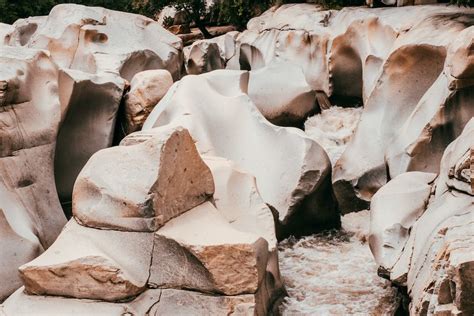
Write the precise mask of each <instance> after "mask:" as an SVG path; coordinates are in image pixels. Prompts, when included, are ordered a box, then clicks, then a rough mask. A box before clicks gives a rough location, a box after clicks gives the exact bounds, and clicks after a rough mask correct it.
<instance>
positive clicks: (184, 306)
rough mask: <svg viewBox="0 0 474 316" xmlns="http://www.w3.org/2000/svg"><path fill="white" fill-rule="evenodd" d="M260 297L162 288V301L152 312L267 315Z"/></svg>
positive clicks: (169, 314)
mask: <svg viewBox="0 0 474 316" xmlns="http://www.w3.org/2000/svg"><path fill="white" fill-rule="evenodd" d="M259 304H260V302H259V301H258V297H256V296H255V295H252V294H243V295H237V296H215V295H207V294H203V293H199V292H194V291H180V290H172V289H169V290H168V289H166V290H162V292H161V296H160V302H159V303H157V304H156V305H154V306H153V307H152V308H151V310H150V314H152V315H163V316H174V315H232V316H237V315H238V316H251V315H262V316H263V315H265V311H264V310H261V309H260V310H259V307H260V306H259Z"/></svg>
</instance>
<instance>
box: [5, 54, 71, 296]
mask: <svg viewBox="0 0 474 316" xmlns="http://www.w3.org/2000/svg"><path fill="white" fill-rule="evenodd" d="M58 89H60V87H59V84H58V70H57V67H56V65H54V63H53V62H52V61H51V60H50V58H49V57H48V55H47V54H46V53H45V52H42V51H38V50H32V49H24V48H22V49H20V48H12V47H7V46H3V47H2V48H1V50H0V143H1V146H0V210H1V213H2V217H1V219H0V221H1V222H2V224H1V226H2V227H3V228H4V229H2V238H1V240H0V246H1V249H2V256H0V257H1V259H0V261H1V263H2V264H1V265H0V270H1V275H2V276H5V278H4V279H3V281H2V282H0V300H2V299H4V298H5V297H6V296H8V295H9V294H11V293H12V292H13V291H14V290H15V289H16V288H17V287H19V286H20V284H19V278H18V273H17V268H18V266H19V265H21V264H23V263H25V262H27V261H29V260H30V259H32V257H34V256H36V255H38V254H39V253H41V252H42V251H43V250H44V249H46V248H48V247H49V246H50V245H51V244H52V243H53V241H54V240H55V239H56V237H57V236H58V234H59V232H60V231H61V229H62V227H63V226H64V224H65V223H66V218H65V216H64V213H63V212H62V209H61V205H60V204H59V200H58V196H57V193H56V187H55V183H54V174H53V158H54V149H55V143H56V135H57V133H58V127H59V123H60V120H61V115H62V113H63V111H62V110H63V108H64V107H63V106H62V105H61V102H60V101H61V100H60V97H59V96H58ZM3 254H5V256H4V255H3ZM7 254H12V255H11V256H10V255H7Z"/></svg>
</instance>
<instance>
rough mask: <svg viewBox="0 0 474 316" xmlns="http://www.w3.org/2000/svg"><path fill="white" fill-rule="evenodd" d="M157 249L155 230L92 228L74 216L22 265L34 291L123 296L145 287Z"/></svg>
mask: <svg viewBox="0 0 474 316" xmlns="http://www.w3.org/2000/svg"><path fill="white" fill-rule="evenodd" d="M152 249H153V233H138V232H122V231H113V230H101V229H94V228H88V227H84V226H81V225H79V224H77V222H76V221H75V220H74V219H72V220H70V221H69V223H68V224H67V225H66V227H65V228H64V230H63V231H62V233H61V235H60V236H59V237H58V239H57V240H56V242H55V243H54V244H53V245H52V246H51V247H50V248H49V249H48V250H47V251H46V252H45V253H43V254H42V255H41V256H39V257H38V258H36V259H35V260H33V261H31V262H29V263H27V264H24V265H23V266H21V267H20V269H19V270H20V275H21V278H22V280H23V282H24V284H25V291H26V292H27V293H29V294H35V295H54V296H65V297H74V298H84V299H98V300H104V301H117V300H123V299H127V298H130V297H134V296H136V295H138V294H139V293H141V292H143V291H144V290H145V288H146V285H147V281H148V277H149V270H150V262H151V255H152Z"/></svg>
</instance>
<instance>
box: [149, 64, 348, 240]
mask: <svg viewBox="0 0 474 316" xmlns="http://www.w3.org/2000/svg"><path fill="white" fill-rule="evenodd" d="M247 89H248V73H247V72H245V71H226V70H220V71H214V72H211V73H207V74H203V75H199V76H191V75H190V76H187V77H185V78H183V79H182V80H181V81H180V82H178V83H176V84H175V85H174V86H173V87H172V88H171V89H170V90H169V91H168V94H167V95H166V96H165V97H164V98H163V99H162V101H161V102H160V104H159V105H158V106H157V107H156V108H155V109H154V110H153V112H152V113H151V114H150V116H149V117H148V119H147V121H146V122H145V125H144V127H143V128H144V130H145V131H146V130H149V129H150V128H152V127H159V126H168V125H181V126H183V127H186V128H187V129H189V131H190V133H191V135H192V136H193V138H194V139H195V140H196V146H197V148H198V150H199V152H200V153H201V154H205V155H213V156H219V157H224V158H227V159H229V160H232V161H234V162H235V163H236V164H237V165H238V166H239V167H240V168H241V169H242V170H244V171H245V172H248V173H250V174H252V175H254V176H255V177H256V179H257V186H258V189H259V192H260V194H261V195H262V198H263V200H264V201H265V202H266V203H268V204H269V205H271V206H272V207H274V208H275V209H276V210H277V211H278V214H279V215H278V218H279V222H280V224H281V225H282V226H283V227H280V228H281V230H280V233H278V232H277V235H278V234H280V235H284V234H285V233H290V232H291V233H296V234H303V233H304V232H305V231H311V230H315V229H317V228H318V227H319V228H320V227H334V226H337V225H338V224H339V214H338V212H337V209H336V206H335V203H334V201H333V200H332V192H331V185H330V177H331V175H330V171H331V170H330V162H329V159H328V157H327V155H326V153H325V152H324V150H323V149H322V148H321V147H320V146H319V145H318V144H317V143H316V142H314V141H312V140H311V139H309V138H308V137H306V135H305V134H304V133H303V132H302V131H299V130H297V129H292V128H285V127H277V126H275V125H273V124H270V123H269V122H268V121H266V120H265V118H264V117H263V116H262V115H261V114H260V112H259V111H258V109H257V108H256V106H255V105H254V104H253V102H252V101H251V99H250V98H249V97H248V96H247V95H246V94H245V92H246V91H247ZM236 131H239V133H237V132H236ZM242 132H244V134H242ZM282 148H285V150H282ZM323 197H324V198H323Z"/></svg>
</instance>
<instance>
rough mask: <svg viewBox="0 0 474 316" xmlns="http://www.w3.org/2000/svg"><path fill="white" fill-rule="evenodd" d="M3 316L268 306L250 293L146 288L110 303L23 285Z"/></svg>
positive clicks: (114, 315) (218, 311)
mask: <svg viewBox="0 0 474 316" xmlns="http://www.w3.org/2000/svg"><path fill="white" fill-rule="evenodd" d="M0 315H5V316H30V315H51V316H64V315H71V316H83V315H110V316H123V315H170V316H174V315H259V316H263V315H267V307H266V306H265V305H263V304H262V302H261V301H260V300H259V297H258V296H256V295H252V294H244V295H237V296H220V295H217V296H216V295H207V294H203V293H199V292H193V291H183V290H173V289H163V290H161V289H156V290H147V291H146V292H144V293H142V294H141V295H139V296H138V297H137V298H135V299H134V300H133V301H130V302H122V303H111V302H102V301H94V300H85V299H81V300H80V299H73V298H64V297H54V296H38V295H28V294H26V293H24V291H23V288H21V289H19V290H18V291H16V292H15V293H14V294H13V295H11V296H10V297H9V298H8V299H7V300H6V301H5V302H4V304H3V305H0Z"/></svg>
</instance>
